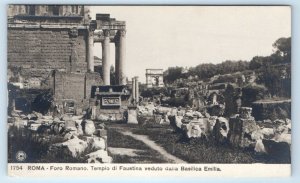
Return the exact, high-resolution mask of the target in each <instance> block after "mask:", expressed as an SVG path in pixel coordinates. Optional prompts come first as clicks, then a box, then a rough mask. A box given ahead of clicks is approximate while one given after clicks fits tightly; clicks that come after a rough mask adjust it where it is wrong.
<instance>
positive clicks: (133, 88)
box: [132, 77, 136, 102]
mask: <svg viewBox="0 0 300 183" xmlns="http://www.w3.org/2000/svg"><path fill="white" fill-rule="evenodd" d="M135 89H136V88H135V77H133V78H132V98H133V101H134V102H135V101H136V96H135V94H136V92H135Z"/></svg>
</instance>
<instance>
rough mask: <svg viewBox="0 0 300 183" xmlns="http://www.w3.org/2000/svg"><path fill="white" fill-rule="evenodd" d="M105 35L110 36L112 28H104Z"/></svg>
mask: <svg viewBox="0 0 300 183" xmlns="http://www.w3.org/2000/svg"><path fill="white" fill-rule="evenodd" d="M103 35H104V36H105V37H109V36H110V30H109V29H104V30H103Z"/></svg>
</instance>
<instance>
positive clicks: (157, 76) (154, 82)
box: [146, 69, 164, 88]
mask: <svg viewBox="0 0 300 183" xmlns="http://www.w3.org/2000/svg"><path fill="white" fill-rule="evenodd" d="M146 85H147V87H148V88H152V87H163V86H164V81H163V70H162V69H146Z"/></svg>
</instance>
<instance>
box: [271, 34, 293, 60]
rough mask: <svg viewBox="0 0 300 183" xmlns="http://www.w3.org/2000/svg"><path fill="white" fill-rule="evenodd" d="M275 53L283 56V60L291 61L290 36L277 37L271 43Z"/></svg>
mask: <svg viewBox="0 0 300 183" xmlns="http://www.w3.org/2000/svg"><path fill="white" fill-rule="evenodd" d="M273 47H274V49H275V53H276V54H277V55H280V56H282V57H283V58H284V61H285V62H291V37H288V38H284V37H282V38H279V39H277V40H276V41H275V43H273Z"/></svg>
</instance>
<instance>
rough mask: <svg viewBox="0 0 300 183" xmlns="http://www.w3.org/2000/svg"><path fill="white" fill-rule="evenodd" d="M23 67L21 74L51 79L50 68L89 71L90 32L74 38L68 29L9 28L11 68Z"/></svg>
mask: <svg viewBox="0 0 300 183" xmlns="http://www.w3.org/2000/svg"><path fill="white" fill-rule="evenodd" d="M14 66H21V67H22V70H21V75H22V76H23V77H24V78H25V79H26V78H30V77H40V78H47V77H48V75H49V73H50V71H51V70H54V69H59V70H61V71H71V70H73V71H75V72H86V71H87V62H86V34H85V32H84V30H79V31H78V36H77V37H70V35H69V30H68V29H14V28H9V30H8V67H9V68H10V67H14Z"/></svg>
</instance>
